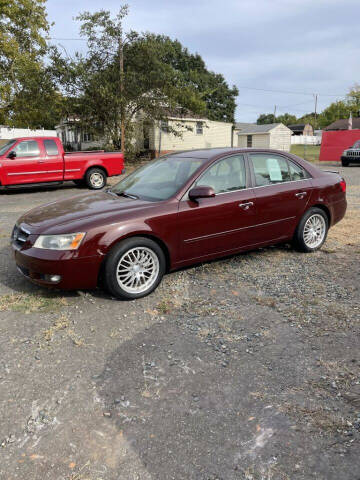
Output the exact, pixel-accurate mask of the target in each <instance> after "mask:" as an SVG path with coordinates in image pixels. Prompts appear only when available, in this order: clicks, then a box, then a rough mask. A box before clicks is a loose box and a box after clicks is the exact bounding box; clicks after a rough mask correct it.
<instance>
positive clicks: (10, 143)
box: [0, 139, 16, 155]
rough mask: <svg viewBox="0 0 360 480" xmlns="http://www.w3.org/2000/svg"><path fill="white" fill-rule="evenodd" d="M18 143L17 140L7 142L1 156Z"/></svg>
mask: <svg viewBox="0 0 360 480" xmlns="http://www.w3.org/2000/svg"><path fill="white" fill-rule="evenodd" d="M15 143H16V139H14V140H9V141H8V142H6V143H5V144H4V145H3V146H2V147H0V155H4V153H5V152H6V151H7V150H8V149H9V148H10V147H11V146H12V145H14V144H15Z"/></svg>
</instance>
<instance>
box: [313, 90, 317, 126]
mask: <svg viewBox="0 0 360 480" xmlns="http://www.w3.org/2000/svg"><path fill="white" fill-rule="evenodd" d="M314 99H315V110H314V112H315V126H317V123H316V121H317V102H318V94H317V93H314Z"/></svg>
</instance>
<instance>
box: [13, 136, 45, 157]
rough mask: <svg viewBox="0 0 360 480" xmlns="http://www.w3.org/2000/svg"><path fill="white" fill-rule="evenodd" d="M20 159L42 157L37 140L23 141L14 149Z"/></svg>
mask: <svg viewBox="0 0 360 480" xmlns="http://www.w3.org/2000/svg"><path fill="white" fill-rule="evenodd" d="M14 151H15V152H16V155H17V156H18V157H37V156H38V155H40V150H39V145H38V142H37V141H35V140H23V141H22V142H20V143H18V144H17V145H16V147H15V148H14Z"/></svg>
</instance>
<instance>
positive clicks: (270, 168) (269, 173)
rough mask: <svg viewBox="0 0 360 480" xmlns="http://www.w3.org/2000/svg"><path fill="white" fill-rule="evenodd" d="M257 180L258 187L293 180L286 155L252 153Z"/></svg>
mask: <svg viewBox="0 0 360 480" xmlns="http://www.w3.org/2000/svg"><path fill="white" fill-rule="evenodd" d="M251 161H252V163H253V167H254V174H255V182H256V185H257V186H258V187H261V186H263V185H272V184H274V183H282V182H289V181H290V180H291V177H290V172H289V167H288V163H287V161H286V160H285V158H284V157H281V156H278V155H272V154H268V153H259V154H252V155H251Z"/></svg>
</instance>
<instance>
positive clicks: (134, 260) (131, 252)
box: [102, 237, 166, 300]
mask: <svg viewBox="0 0 360 480" xmlns="http://www.w3.org/2000/svg"><path fill="white" fill-rule="evenodd" d="M165 270H166V259H165V255H164V252H163V250H162V248H161V247H160V246H159V245H158V244H157V243H156V242H154V241H153V240H151V239H149V238H145V237H131V238H128V239H125V240H123V241H121V242H120V243H118V244H117V245H115V246H114V247H113V248H112V250H111V251H110V253H109V254H108V256H107V258H106V260H105V264H104V268H103V275H102V280H103V284H104V286H105V288H106V290H108V292H109V293H110V294H111V295H113V296H114V297H116V298H119V299H122V300H134V299H136V298H141V297H145V296H146V295H149V294H150V293H151V292H153V291H154V290H155V289H156V287H157V286H158V285H159V283H160V282H161V279H162V277H163V275H164V273H165Z"/></svg>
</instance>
